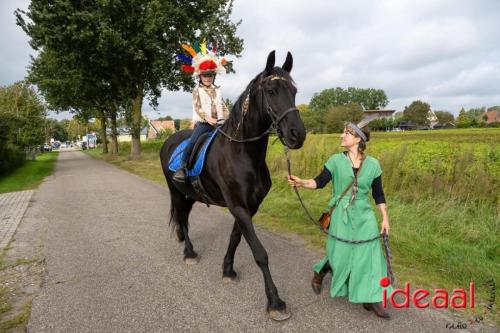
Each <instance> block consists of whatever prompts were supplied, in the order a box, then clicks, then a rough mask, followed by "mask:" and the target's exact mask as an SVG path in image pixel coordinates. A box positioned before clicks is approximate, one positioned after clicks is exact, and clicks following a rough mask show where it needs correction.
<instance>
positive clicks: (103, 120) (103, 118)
mask: <svg viewBox="0 0 500 333" xmlns="http://www.w3.org/2000/svg"><path fill="white" fill-rule="evenodd" d="M99 118H100V120H101V139H102V153H103V154H107V153H108V138H107V135H106V116H105V114H104V111H102V110H101V111H99Z"/></svg>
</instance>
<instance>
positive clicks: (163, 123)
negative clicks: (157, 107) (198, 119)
mask: <svg viewBox="0 0 500 333" xmlns="http://www.w3.org/2000/svg"><path fill="white" fill-rule="evenodd" d="M150 123H151V127H153V129H154V130H155V132H156V133H158V132H161V131H163V130H166V129H170V130H171V131H172V132H175V124H174V121H173V120H151V122H150Z"/></svg>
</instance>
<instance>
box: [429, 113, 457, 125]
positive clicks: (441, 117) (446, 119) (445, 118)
mask: <svg viewBox="0 0 500 333" xmlns="http://www.w3.org/2000/svg"><path fill="white" fill-rule="evenodd" d="M434 114H435V115H436V117H437V119H438V121H439V122H440V123H441V124H446V123H453V122H454V121H455V117H454V116H453V114H452V113H451V112H448V111H434Z"/></svg>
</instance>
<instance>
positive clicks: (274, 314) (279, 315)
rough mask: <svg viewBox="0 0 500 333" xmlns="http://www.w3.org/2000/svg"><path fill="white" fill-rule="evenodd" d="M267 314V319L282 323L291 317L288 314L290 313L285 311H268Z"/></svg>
mask: <svg viewBox="0 0 500 333" xmlns="http://www.w3.org/2000/svg"><path fill="white" fill-rule="evenodd" d="M267 313H268V314H269V317H270V318H271V319H272V320H276V321H283V320H287V319H288V318H290V317H291V316H292V314H291V313H290V311H288V310H287V309H284V310H281V311H279V310H270V311H268V312H267Z"/></svg>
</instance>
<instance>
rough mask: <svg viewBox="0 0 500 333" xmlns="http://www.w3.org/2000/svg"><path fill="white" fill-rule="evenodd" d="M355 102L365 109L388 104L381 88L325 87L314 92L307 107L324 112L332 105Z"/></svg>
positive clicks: (378, 107) (377, 107) (382, 106)
mask: <svg viewBox="0 0 500 333" xmlns="http://www.w3.org/2000/svg"><path fill="white" fill-rule="evenodd" d="M349 103H357V104H359V105H361V106H362V107H363V108H364V109H365V110H373V109H380V108H384V107H386V106H387V104H389V101H388V99H387V96H386V94H385V92H384V91H383V90H381V89H372V88H368V89H361V88H353V87H349V88H347V89H342V88H340V87H336V88H331V89H325V90H323V91H321V92H320V93H315V94H314V95H313V97H312V98H311V102H310V103H309V107H310V109H311V110H312V111H313V112H317V111H319V112H322V111H323V112H326V111H327V110H329V109H330V108H331V107H333V106H339V105H345V104H349Z"/></svg>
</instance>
